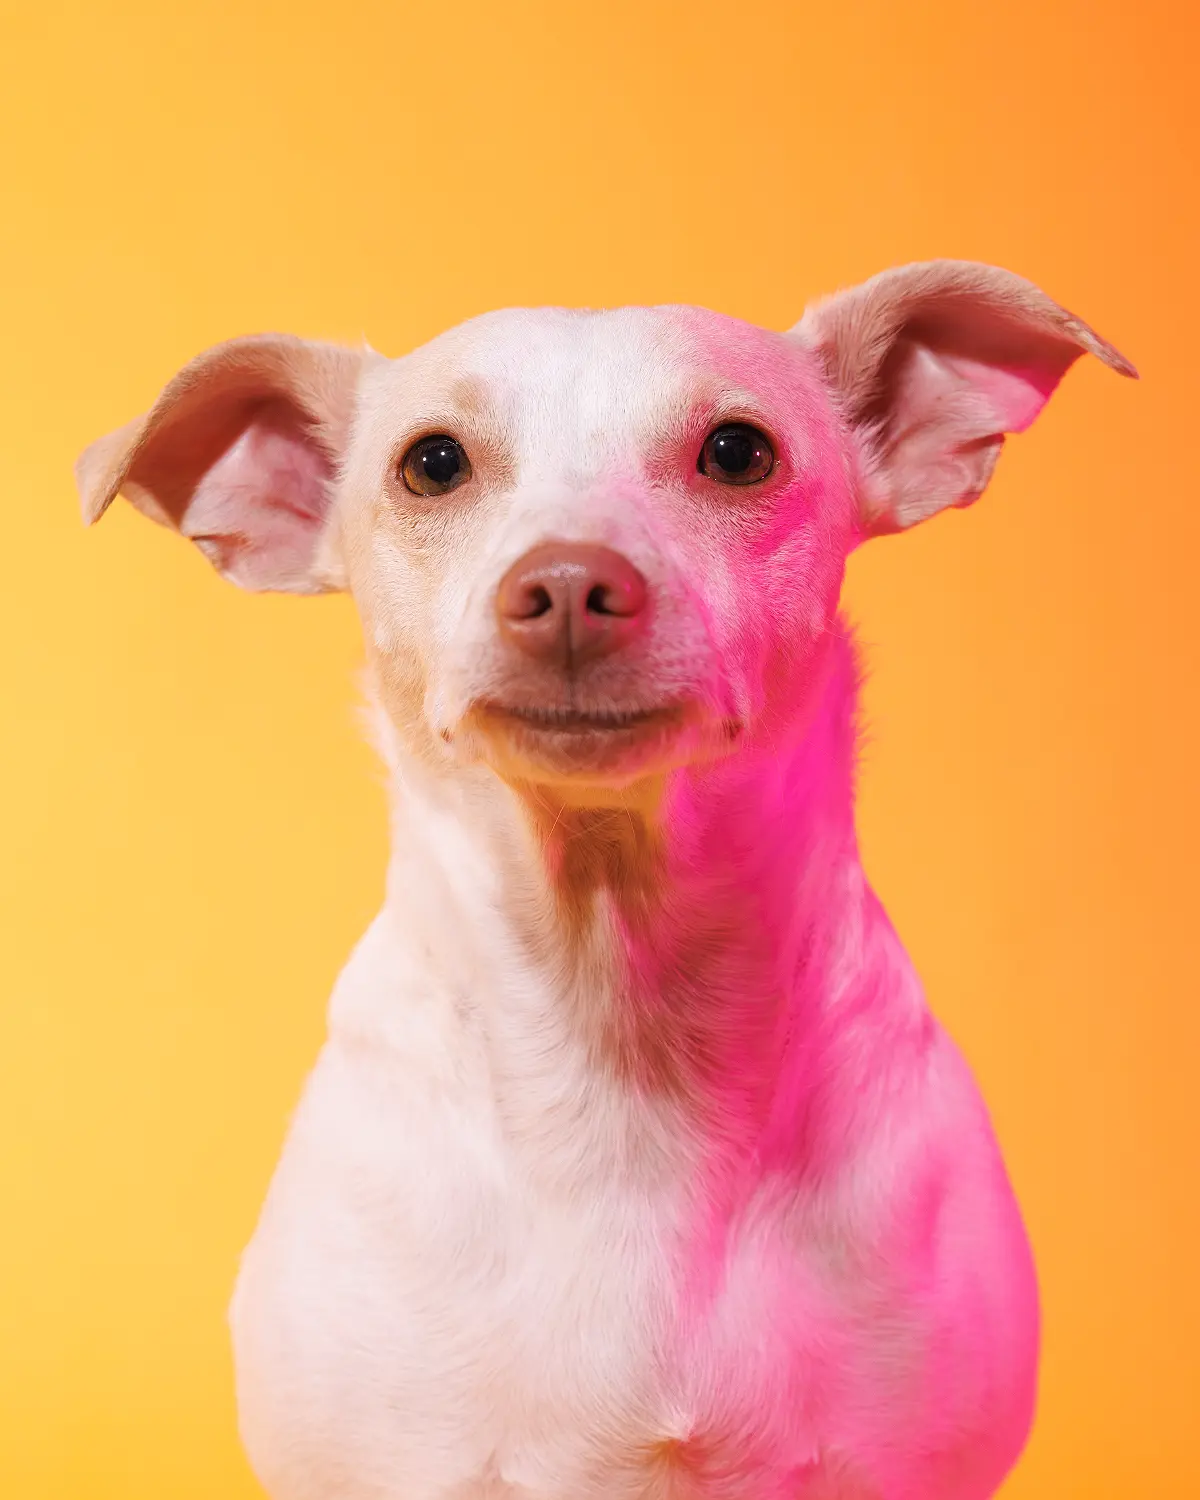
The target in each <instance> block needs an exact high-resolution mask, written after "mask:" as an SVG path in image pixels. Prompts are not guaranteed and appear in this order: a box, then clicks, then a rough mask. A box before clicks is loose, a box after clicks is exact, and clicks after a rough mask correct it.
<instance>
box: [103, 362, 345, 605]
mask: <svg viewBox="0 0 1200 1500" xmlns="http://www.w3.org/2000/svg"><path fill="white" fill-rule="evenodd" d="M363 358H364V356H363V355H362V354H359V353H356V352H354V351H352V350H349V349H342V348H338V347H337V346H335V345H332V344H316V343H309V342H306V341H305V340H303V339H297V338H289V337H285V336H282V335H276V334H268V335H260V336H256V337H252V338H242V339H234V340H231V341H230V342H229V343H226V344H219V345H217V346H216V347H215V348H213V349H210V350H208V351H207V352H206V353H204V354H201V355H200V356H198V358H196V359H194V360H193V361H192V362H191V364H189V365H187V366H185V368H184V369H183V370H181V371H180V372H179V374H178V375H176V377H175V378H174V380H172V381H171V383H170V384H169V385H168V386H167V387H166V388H165V390H164V391H163V392H162V394H161V395H160V396H159V398H158V400H157V401H156V402H155V403H154V406H153V407H152V408H151V409H150V411H149V412H148V413H147V414H146V415H145V416H144V417H139V418H138V419H137V420H136V421H134V422H130V423H129V424H128V425H127V426H125V427H122V428H119V429H118V430H117V431H116V432H113V433H110V434H109V435H108V436H107V437H103V438H100V439H99V440H98V441H97V442H95V443H93V444H92V446H91V447H90V448H88V449H87V450H86V452H84V454H83V455H82V456H81V458H80V459H79V462H78V463H77V464H76V466H75V476H76V480H77V482H78V485H79V492H80V497H81V499H82V503H83V516H84V520H85V521H86V522H88V523H89V524H91V523H92V522H94V521H98V520H99V519H100V517H101V516H102V515H103V514H104V512H105V511H106V510H107V509H108V507H109V505H110V504H111V503H112V501H113V500H114V498H115V497H116V496H117V495H118V494H123V495H124V496H125V497H126V499H128V500H130V501H131V502H132V503H133V504H134V505H135V506H136V507H137V508H138V510H140V511H142V512H143V513H144V514H145V515H148V516H150V517H151V518H152V519H153V520H155V521H158V522H160V523H161V524H163V525H166V526H173V527H175V528H176V529H177V530H178V531H179V532H181V533H182V534H183V535H184V536H186V537H189V538H190V539H191V540H192V541H194V542H195V543H196V545H197V546H198V547H199V548H200V549H201V551H203V552H204V553H205V555H206V556H207V557H208V559H209V561H210V562H211V563H212V564H213V566H214V567H215V568H216V569H217V570H218V571H219V572H220V573H222V574H223V575H224V576H225V577H226V578H228V579H230V580H231V581H232V582H234V583H237V584H240V585H241V586H242V587H243V588H248V589H275V590H285V591H288V592H291V593H317V592H320V591H321V590H322V589H326V588H330V587H336V586H338V583H339V580H338V579H337V577H336V576H335V575H336V567H335V566H334V565H332V564H331V563H327V565H326V566H324V567H323V566H322V565H321V564H322V558H321V555H320V544H321V541H322V536H323V534H324V532H325V530H326V522H327V519H328V515H329V509H330V503H331V499H332V487H333V480H334V476H335V473H336V469H337V465H338V463H339V461H340V459H341V456H342V453H343V450H344V448H345V445H346V441H347V438H348V435H349V431H350V425H351V421H352V419H353V414H354V402H355V393H356V388H357V383H358V378H359V374H360V371H361V368H362V363H363Z"/></svg>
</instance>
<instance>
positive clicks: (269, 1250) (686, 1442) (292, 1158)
mask: <svg viewBox="0 0 1200 1500" xmlns="http://www.w3.org/2000/svg"><path fill="white" fill-rule="evenodd" d="M354 1071H355V1070H354V1069H353V1068H352V1066H351V1065H350V1064H349V1063H347V1061H346V1060H345V1059H344V1058H338V1057H334V1056H329V1055H327V1057H326V1058H325V1059H324V1060H323V1061H322V1064H321V1066H320V1067H319V1069H318V1071H317V1074H316V1076H315V1077H314V1080H313V1083H312V1085H311V1087H310V1090H309V1093H308V1096H307V1098H306V1101H305V1104H304V1106H303V1107H302V1110H301V1111H300V1114H299V1115H298V1117H297V1120H296V1122H295V1125H294V1129H293V1134H292V1138H291V1140H290V1142H289V1145H288V1148H287V1151H286V1152H285V1155H284V1159H283V1161H282V1163H281V1165H280V1168H279V1171H278V1173H277V1176H276V1180H275V1183H274V1185H273V1187H272V1191H271V1194H270V1197H269V1201H268V1204H267V1207H266V1209H265V1211H264V1214H263V1218H262V1221H261V1223H260V1226H259V1229H258V1232H257V1234H256V1236H255V1240H254V1242H253V1243H252V1245H251V1247H250V1249H249V1251H248V1252H247V1255H246V1258H245V1261H244V1264H243V1270H242V1276H241V1279H240V1282H239V1287H238V1292H237V1296H236V1299H235V1306H234V1333H235V1344H236V1353H237V1365H238V1384H239V1408H240V1412H241V1420H242V1426H243V1434H244V1437H245V1439H246V1443H247V1447H248V1449H249V1451H250V1454H251V1457H252V1459H253V1461H254V1463H255V1466H256V1468H257V1469H258V1471H259V1473H260V1476H261V1477H262V1478H263V1480H264V1482H265V1484H266V1486H267V1488H268V1491H269V1493H270V1494H271V1495H272V1497H273V1500H310V1497H311V1500H325V1497H327V1496H329V1495H334V1494H336V1495H340V1496H345V1497H347V1500H359V1497H362V1500H367V1497H372V1500H384V1497H387V1500H391V1497H393V1496H394V1497H395V1500H442V1497H451V1496H453V1497H459V1500H477V1497H479V1500H482V1497H490V1496H495V1497H497V1500H499V1497H509V1496H511V1497H513V1500H564V1497H565V1496H567V1495H569V1496H571V1497H572V1500H587V1497H590V1496H593V1495H594V1496H596V1497H601V1496H603V1497H605V1500H621V1497H629V1500H652V1497H658V1496H661V1497H663V1500H667V1497H671V1500H693V1497H694V1500H708V1497H710V1496H713V1497H715V1496H723V1495H726V1494H729V1493H730V1490H729V1488H728V1477H727V1476H728V1473H729V1472H730V1471H736V1470H738V1469H739V1468H740V1467H741V1466H742V1464H743V1463H745V1462H746V1460H747V1459H748V1458H749V1457H751V1456H752V1455H751V1451H750V1450H752V1449H753V1450H758V1451H759V1452H760V1455H761V1456H763V1457H765V1456H766V1455H767V1453H768V1452H769V1456H770V1462H769V1464H768V1467H769V1468H770V1469H773V1470H776V1471H777V1472H778V1473H779V1474H780V1475H783V1476H786V1475H791V1476H793V1478H792V1482H791V1487H790V1488H788V1489H787V1490H786V1491H785V1490H781V1491H780V1494H781V1495H782V1494H783V1493H785V1492H786V1493H788V1494H789V1495H793V1496H794V1494H795V1492H796V1491H795V1476H796V1475H797V1474H798V1473H800V1472H810V1473H811V1474H815V1473H816V1466H815V1459H816V1439H815V1437H814V1429H813V1427H812V1426H811V1424H809V1423H808V1422H806V1421H804V1420H800V1421H798V1420H797V1408H796V1406H795V1404H794V1403H793V1402H792V1401H791V1396H793V1395H795V1394H798V1393H796V1392H794V1391H790V1390H789V1387H790V1386H791V1381H790V1379H789V1378H788V1375H787V1372H786V1371H785V1370H782V1369H781V1368H780V1366H779V1360H780V1359H781V1358H783V1359H784V1360H785V1361H786V1363H787V1365H788V1366H789V1367H791V1366H794V1365H795V1364H796V1361H797V1358H798V1351H797V1349H796V1348H794V1347H787V1344H786V1340H783V1339H782V1338H781V1336H780V1306H779V1300H778V1299H779V1295H780V1292H781V1288H780V1286H779V1285H778V1284H777V1280H778V1278H777V1276H776V1269H777V1267H776V1268H775V1269H773V1267H774V1265H775V1263H774V1262H772V1261H771V1259H770V1257H769V1256H767V1257H765V1258H764V1256H763V1255H762V1254H751V1253H750V1252H749V1251H747V1252H746V1253H745V1254H742V1255H740V1256H737V1257H735V1266H736V1269H735V1274H734V1278H733V1282H732V1284H731V1286H730V1287H729V1288H728V1289H727V1291H726V1295H725V1297H724V1299H723V1302H722V1308H723V1311H720V1310H718V1311H716V1312H714V1311H713V1310H712V1309H710V1310H709V1311H708V1312H706V1313H702V1312H701V1311H700V1309H699V1307H697V1308H696V1309H695V1310H694V1315H692V1314H689V1313H688V1311H687V1308H686V1306H683V1310H682V1311H681V1299H682V1303H683V1304H686V1303H687V1301H688V1296H689V1291H688V1289H687V1288H685V1287H681V1285H680V1266H679V1259H678V1254H677V1251H676V1249H675V1247H676V1246H677V1243H678V1227H679V1225H678V1213H679V1206H678V1204H677V1203H675V1202H673V1201H672V1200H671V1199H670V1198H669V1197H668V1196H656V1195H654V1194H651V1193H646V1192H642V1191H635V1190H634V1189H632V1188H629V1187H620V1186H617V1185H616V1183H615V1182H614V1181H612V1180H609V1181H607V1182H606V1181H597V1182H593V1183H591V1184H590V1185H588V1186H585V1187H581V1190H580V1192H579V1193H578V1195H576V1196H574V1197H572V1198H556V1199H550V1200H548V1199H544V1198H538V1197H537V1196H536V1195H533V1194H530V1193H529V1192H527V1191H526V1190H525V1189H524V1188H523V1186H522V1185H521V1183H520V1182H519V1181H514V1180H513V1179H512V1177H511V1176H509V1175H508V1173H507V1170H506V1165H505V1163H504V1162H502V1161H499V1160H497V1159H496V1157H495V1155H494V1147H493V1143H492V1141H491V1140H490V1139H489V1137H488V1134H487V1132H486V1131H484V1130H483V1129H482V1128H479V1127H478V1126H477V1125H476V1124H473V1123H472V1122H471V1121H470V1120H469V1119H464V1118H463V1116H462V1114H461V1111H458V1110H453V1109H449V1108H447V1107H446V1106H445V1105H444V1104H439V1102H438V1101H437V1099H436V1098H435V1097H433V1095H432V1094H427V1095H425V1096H424V1097H423V1098H417V1097H415V1096H412V1095H410V1096H409V1097H407V1098H405V1097H402V1096H401V1097H397V1096H395V1095H394V1094H393V1093H392V1092H391V1091H389V1090H388V1089H387V1088H380V1087H379V1080H378V1079H374V1080H373V1079H372V1078H371V1076H370V1074H369V1073H368V1072H366V1071H362V1073H361V1076H359V1077H354V1076H353V1073H354ZM773 1277H774V1278H775V1281H774V1282H773V1280H772V1278H773ZM796 1280H797V1268H796V1267H795V1266H792V1267H791V1268H790V1275H789V1285H788V1288H787V1293H786V1294H787V1296H788V1297H789V1298H790V1299H791V1301H792V1304H794V1303H795V1301H796V1298H797V1295H798V1292H797V1284H796ZM699 1290H700V1294H701V1300H702V1298H703V1289H702V1288H701V1289H699ZM817 1300H819V1299H816V1298H815V1295H814V1297H813V1298H810V1301H813V1302H814V1304H815V1302H816V1301H817ZM809 1327H810V1332H812V1331H815V1332H816V1333H817V1337H816V1339H815V1340H810V1339H809V1337H808V1335H806V1342H809V1343H811V1348H812V1353H813V1358H814V1359H819V1358H820V1357H823V1356H820V1355H819V1353H818V1351H819V1350H820V1347H821V1344H820V1329H819V1320H818V1321H817V1323H812V1322H811V1321H810V1324H809ZM809 1370H810V1374H811V1373H812V1370H813V1366H812V1362H811V1361H810V1363H809ZM781 1397H782V1399H781ZM776 1406H778V1410H777V1411H776V1410H775V1407H776ZM722 1476H725V1477H722ZM756 1494H757V1496H758V1497H759V1500H771V1497H770V1494H769V1493H768V1492H767V1491H766V1490H765V1489H763V1488H761V1486H760V1488H759V1489H758V1490H757V1491H756Z"/></svg>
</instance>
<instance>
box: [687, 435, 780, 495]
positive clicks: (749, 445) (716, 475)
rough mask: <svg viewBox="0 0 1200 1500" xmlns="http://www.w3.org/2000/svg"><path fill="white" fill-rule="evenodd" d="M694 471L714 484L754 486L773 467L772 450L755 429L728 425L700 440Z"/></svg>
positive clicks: (773, 456) (773, 452)
mask: <svg viewBox="0 0 1200 1500" xmlns="http://www.w3.org/2000/svg"><path fill="white" fill-rule="evenodd" d="M696 467H697V468H698V469H699V470H700V472H701V474H707V475H708V477H709V478H710V479H715V480H716V481H717V483H718V484H757V483H758V482H759V480H760V479H765V478H766V477H767V475H768V474H769V473H770V472H771V470H772V469H773V468H774V467H775V450H774V449H773V448H772V447H771V444H770V442H769V440H768V439H767V438H766V437H765V436H764V434H763V433H761V432H759V430H758V428H757V427H748V426H747V425H746V424H745V423H744V422H730V423H728V424H727V425H726V426H724V427H717V428H714V429H713V431H712V432H710V433H709V435H708V436H707V437H706V438H705V439H704V447H703V448H701V450H700V462H699V463H698V464H697V466H696Z"/></svg>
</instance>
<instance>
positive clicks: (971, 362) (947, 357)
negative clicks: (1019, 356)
mask: <svg viewBox="0 0 1200 1500" xmlns="http://www.w3.org/2000/svg"><path fill="white" fill-rule="evenodd" d="M938 357H939V358H940V359H941V362H942V364H943V365H944V366H946V368H947V369H948V370H949V371H951V372H952V373H953V374H954V375H955V376H956V378H957V379H958V381H960V382H961V383H962V385H964V386H966V387H969V388H970V389H972V390H975V391H978V392H979V394H980V396H981V397H982V398H983V399H984V400H986V401H987V403H988V406H989V407H990V409H991V411H992V413H993V420H994V422H995V423H996V424H997V426H996V431H997V432H1000V433H1004V432H1024V431H1025V429H1026V428H1027V427H1028V426H1030V424H1031V423H1032V422H1033V420H1034V418H1035V417H1036V416H1037V415H1038V413H1039V412H1040V411H1041V409H1042V407H1043V406H1045V404H1046V402H1047V401H1049V399H1050V397H1051V396H1052V395H1053V394H1054V388H1055V386H1057V385H1058V383H1059V381H1060V380H1061V379H1062V377H1063V373H1064V372H1063V369H1062V368H1061V366H1060V365H1057V364H1055V365H1054V366H1050V365H1035V364H1026V365H994V364H985V363H983V361H981V360H976V359H968V358H967V357H966V356H965V355H961V354H943V355H940V356H938Z"/></svg>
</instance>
